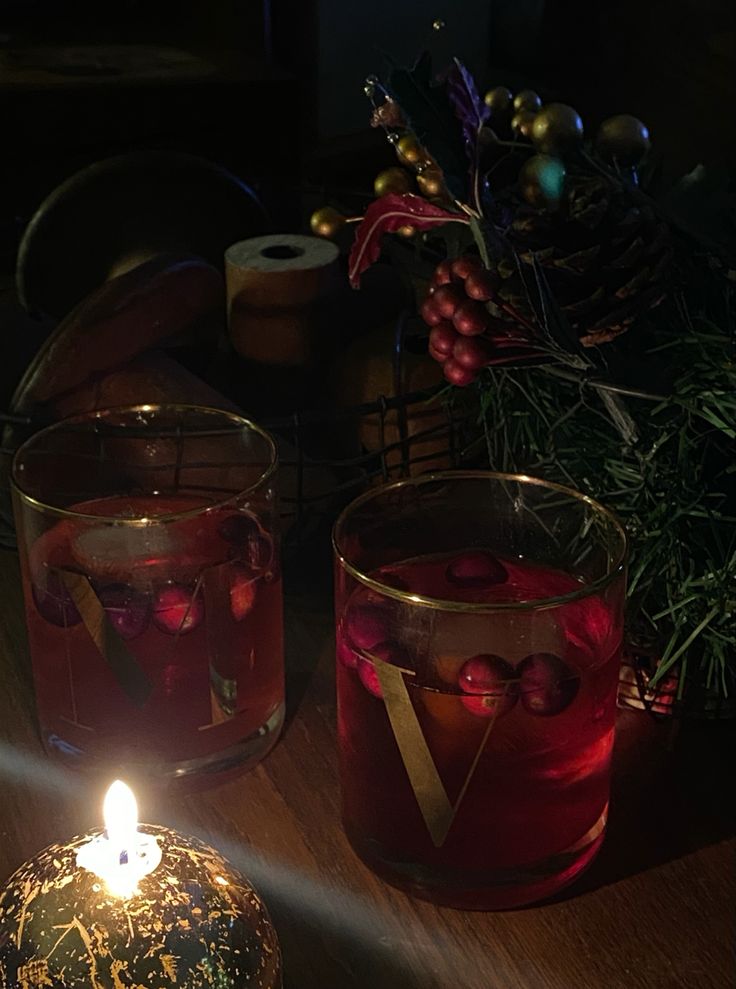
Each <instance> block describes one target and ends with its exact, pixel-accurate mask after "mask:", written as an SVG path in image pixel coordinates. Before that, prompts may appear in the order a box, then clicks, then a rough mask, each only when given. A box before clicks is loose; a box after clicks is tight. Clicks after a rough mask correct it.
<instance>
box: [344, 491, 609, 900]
mask: <svg viewBox="0 0 736 989" xmlns="http://www.w3.org/2000/svg"><path fill="white" fill-rule="evenodd" d="M427 483H429V482H427ZM457 483H460V482H457ZM466 483H468V482H466ZM419 489H421V485H420V486H419ZM386 490H390V489H386ZM428 493H429V492H428ZM370 497H373V496H368V498H370ZM379 497H380V495H379ZM445 497H447V494H445ZM432 502H433V499H431V498H430V503H429V505H428V508H429V514H431V510H432V507H433V505H432ZM435 504H436V500H435ZM384 507H385V508H386V509H388V504H387V503H385V505H384ZM538 507H539V506H538ZM363 508H364V509H365V508H366V505H365V504H364V505H363ZM348 512H350V509H348ZM423 514H424V512H423V510H422V508H421V507H419V506H417V514H416V516H415V521H417V520H421V518H422V515H423ZM507 521H508V520H507ZM411 525H412V522H411V521H410V520H409V519H406V520H405V522H404V531H405V533H408V532H409V531H410V528H411ZM460 528H461V530H462V529H463V528H464V526H461V527H460ZM501 528H502V529H505V530H506V532H507V534H508V525H507V524H504V525H503V526H502V527H501ZM483 529H484V526H480V531H479V535H480V537H481V538H482V537H483ZM436 533H437V540H438V542H440V543H442V542H445V544H447V541H448V540H446V539H444V540H443V537H442V534H441V530H440V529H439V528H438V529H436ZM461 534H462V533H461ZM406 538H407V541H408V543H409V545H410V546H411V549H412V550H415V549H416V548H417V543H416V540H414V539H412V538H411V537H409V536H406ZM338 539H339V535H338ZM336 541H337V540H336ZM392 541H393V542H394V543H395V542H396V540H395V539H394V540H392ZM348 542H349V540H348ZM369 543H370V544H372V549H371V550H370V552H369V557H370V558H371V562H373V561H375V558H376V555H378V556H380V552H378V553H377V550H378V547H379V545H380V543H381V540H380V536H379V534H378V532H377V531H376V529H375V528H374V529H373V530H372V538H371V539H370V540H366V544H369ZM500 545H501V541H500V540H499V539H496V540H493V541H492V542H490V543H489V545H488V547H484V546H482V544H480V540H478V541H476V542H475V545H472V546H468V545H467V544H466V545H465V547H463V548H458V549H455V550H451V551H447V550H446V551H444V552H441V553H434V554H423V555H421V554H416V553H413V552H412V554H411V556H409V557H408V558H407V559H404V560H401V559H396V557H397V555H399V553H400V549H401V547H400V546H396V545H393V546H392V547H390V548H388V547H387V555H388V556H389V557H392V558H393V559H391V561H390V562H387V563H384V564H383V565H381V566H378V567H374V568H371V569H367V570H366V571H365V575H364V580H361V579H360V575H359V574H358V573H357V572H356V571H353V572H351V571H350V570H348V569H346V568H345V566H344V554H343V561H341V563H342V564H343V565H340V564H338V568H337V575H338V577H337V579H338V600H337V689H338V704H339V717H338V732H339V747H340V764H341V780H342V791H343V820H344V826H345V829H346V833H347V835H348V837H349V839H350V841H351V843H352V845H353V847H354V848H355V850H356V851H357V852H358V854H359V855H360V856H361V857H362V858H363V859H364V860H365V861H366V862H367V863H368V864H369V865H370V866H371V867H372V868H373V869H374V870H375V871H376V872H378V873H379V875H382V876H384V877H385V878H387V879H388V880H389V881H390V882H392V883H394V884H396V885H399V886H401V887H403V888H405V889H407V890H408V891H410V892H413V893H415V894H417V895H419V896H425V897H428V898H430V899H432V900H434V901H435V902H439V903H446V904H449V905H453V906H460V907H466V908H490V909H500V908H506V907H513V906H517V905H520V904H522V903H526V902H530V901H533V900H537V899H540V898H542V897H545V896H548V895H551V894H552V893H554V892H555V891H556V890H558V889H560V888H561V887H562V886H564V885H566V884H567V883H569V882H570V881H572V879H574V878H575V876H576V875H578V873H579V872H580V871H581V870H582V869H583V868H585V866H586V865H587V864H588V863H589V862H590V861H591V860H592V858H593V857H594V855H595V853H596V851H597V850H598V848H599V846H600V844H601V842H602V840H603V835H604V831H605V824H606V816H607V809H608V798H609V785H610V758H611V751H612V747H613V735H614V716H615V707H616V692H617V684H618V674H619V666H620V645H621V637H622V590H623V580H622V577H620V578H619V579H617V580H614V581H612V582H607V581H604V582H603V583H602V584H600V583H598V586H593V585H594V584H596V583H597V582H596V581H591V582H590V583H586V581H585V573H584V567H583V565H582V562H581V567H582V569H581V570H579V572H578V573H577V574H576V573H574V572H573V571H572V569H571V570H565V569H558V568H553V567H551V566H549V565H545V564H540V563H538V562H535V561H534V558H533V557H532V559H531V560H529V559H528V558H527V554H526V553H524V554H519V553H515V554H514V555H513V556H512V555H508V556H503V555H501V554H500V553H499V552H498V550H499V547H500ZM355 546H356V544H355V543H353V552H355V551H356V550H355ZM622 546H623V544H622ZM515 548H516V547H515ZM540 555H541V557H542V559H544V558H545V556H547V557H548V554H546V553H544V552H543V553H541V554H540ZM561 555H562V554H561ZM589 555H590V554H589ZM379 562H380V561H379ZM351 569H352V568H351Z"/></svg>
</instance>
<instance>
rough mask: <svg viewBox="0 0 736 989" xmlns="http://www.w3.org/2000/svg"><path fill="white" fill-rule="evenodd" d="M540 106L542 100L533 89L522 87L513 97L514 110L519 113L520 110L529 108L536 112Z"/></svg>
mask: <svg viewBox="0 0 736 989" xmlns="http://www.w3.org/2000/svg"><path fill="white" fill-rule="evenodd" d="M541 107H542V100H541V99H540V97H539V96H538V95H537V93H535V92H534V90H533V89H522V91H521V92H520V93H517V94H516V96H515V97H514V110H516V112H517V113H520V112H521V111H522V110H530V111H531V112H532V113H536V112H537V110H540V109H541Z"/></svg>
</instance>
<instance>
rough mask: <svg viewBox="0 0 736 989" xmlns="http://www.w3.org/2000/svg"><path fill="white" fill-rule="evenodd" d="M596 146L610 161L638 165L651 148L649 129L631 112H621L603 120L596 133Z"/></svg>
mask: <svg viewBox="0 0 736 989" xmlns="http://www.w3.org/2000/svg"><path fill="white" fill-rule="evenodd" d="M595 148H596V151H597V152H598V154H599V155H600V156H601V157H602V158H606V159H607V160H608V161H615V162H618V164H619V165H638V164H639V162H640V161H641V160H642V158H643V157H644V155H645V154H646V153H647V151H648V150H649V129H648V128H647V125H646V124H645V123H642V121H641V120H639V119H638V118H637V117H632V116H631V114H630V113H619V114H617V115H616V116H615V117H609V118H608V120H604V121H603V123H602V124H601V126H600V127H599V129H598V134H597V135H596V139H595Z"/></svg>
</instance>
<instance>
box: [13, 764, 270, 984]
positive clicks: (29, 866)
mask: <svg viewBox="0 0 736 989" xmlns="http://www.w3.org/2000/svg"><path fill="white" fill-rule="evenodd" d="M103 814H104V820H105V829H104V830H101V829H100V830H97V831H94V832H91V833H90V834H87V835H83V836H81V837H78V838H74V839H72V841H70V842H69V843H68V844H66V845H51V846H50V847H49V848H46V849H44V850H43V851H42V852H40V853H39V854H38V855H36V856H35V857H34V858H33V859H30V860H29V861H28V862H26V863H25V864H24V865H23V866H21V868H20V869H19V870H18V871H17V872H16V873H15V874H14V875H13V876H12V877H11V878H10V879H9V880H8V882H7V884H6V885H5V886H4V887H2V889H0V986H8V987H10V986H13V987H17V989H36V987H40V986H53V987H54V989H119V987H124V986H131V987H132V986H135V987H141V989H142V987H145V989H164V987H166V989H199V987H203V989H205V987H212V989H241V987H242V989H246V987H248V989H250V987H254V989H255V987H257V989H279V987H280V986H281V956H280V951H279V945H278V939H277V937H276V933H275V931H274V929H273V926H272V924H271V921H270V919H269V916H268V912H267V911H266V908H265V906H264V905H263V903H262V901H261V899H260V897H259V896H258V894H257V893H256V891H255V890H254V889H253V887H252V886H251V885H250V883H249V882H248V881H247V880H246V879H245V878H244V877H243V876H242V875H241V874H240V873H239V872H237V871H236V870H235V869H234V868H233V867H232V866H231V865H230V864H229V863H228V862H227V861H226V860H225V859H224V858H223V857H222V856H221V855H220V854H219V853H218V852H217V851H215V849H213V848H210V847H209V846H208V845H205V844H204V843H203V842H201V841H199V840H198V839H196V838H192V837H189V836H185V835H181V834H179V833H178V832H176V831H173V830H170V829H167V828H162V827H158V826H156V825H139V824H138V820H137V817H138V810H137V805H136V800H135V797H134V795H133V793H132V791H131V790H130V789H129V788H128V787H127V786H126V785H125V784H124V783H122V782H121V781H116V782H115V783H114V784H113V785H112V786H111V787H110V789H109V790H108V794H107V797H106V798H105V802H104V811H103Z"/></svg>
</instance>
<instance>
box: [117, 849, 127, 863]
mask: <svg viewBox="0 0 736 989" xmlns="http://www.w3.org/2000/svg"><path fill="white" fill-rule="evenodd" d="M118 864H119V865H127V864H128V852H127V850H126V849H124V850H123V851H122V852H121V853H120V861H119V863H118Z"/></svg>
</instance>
